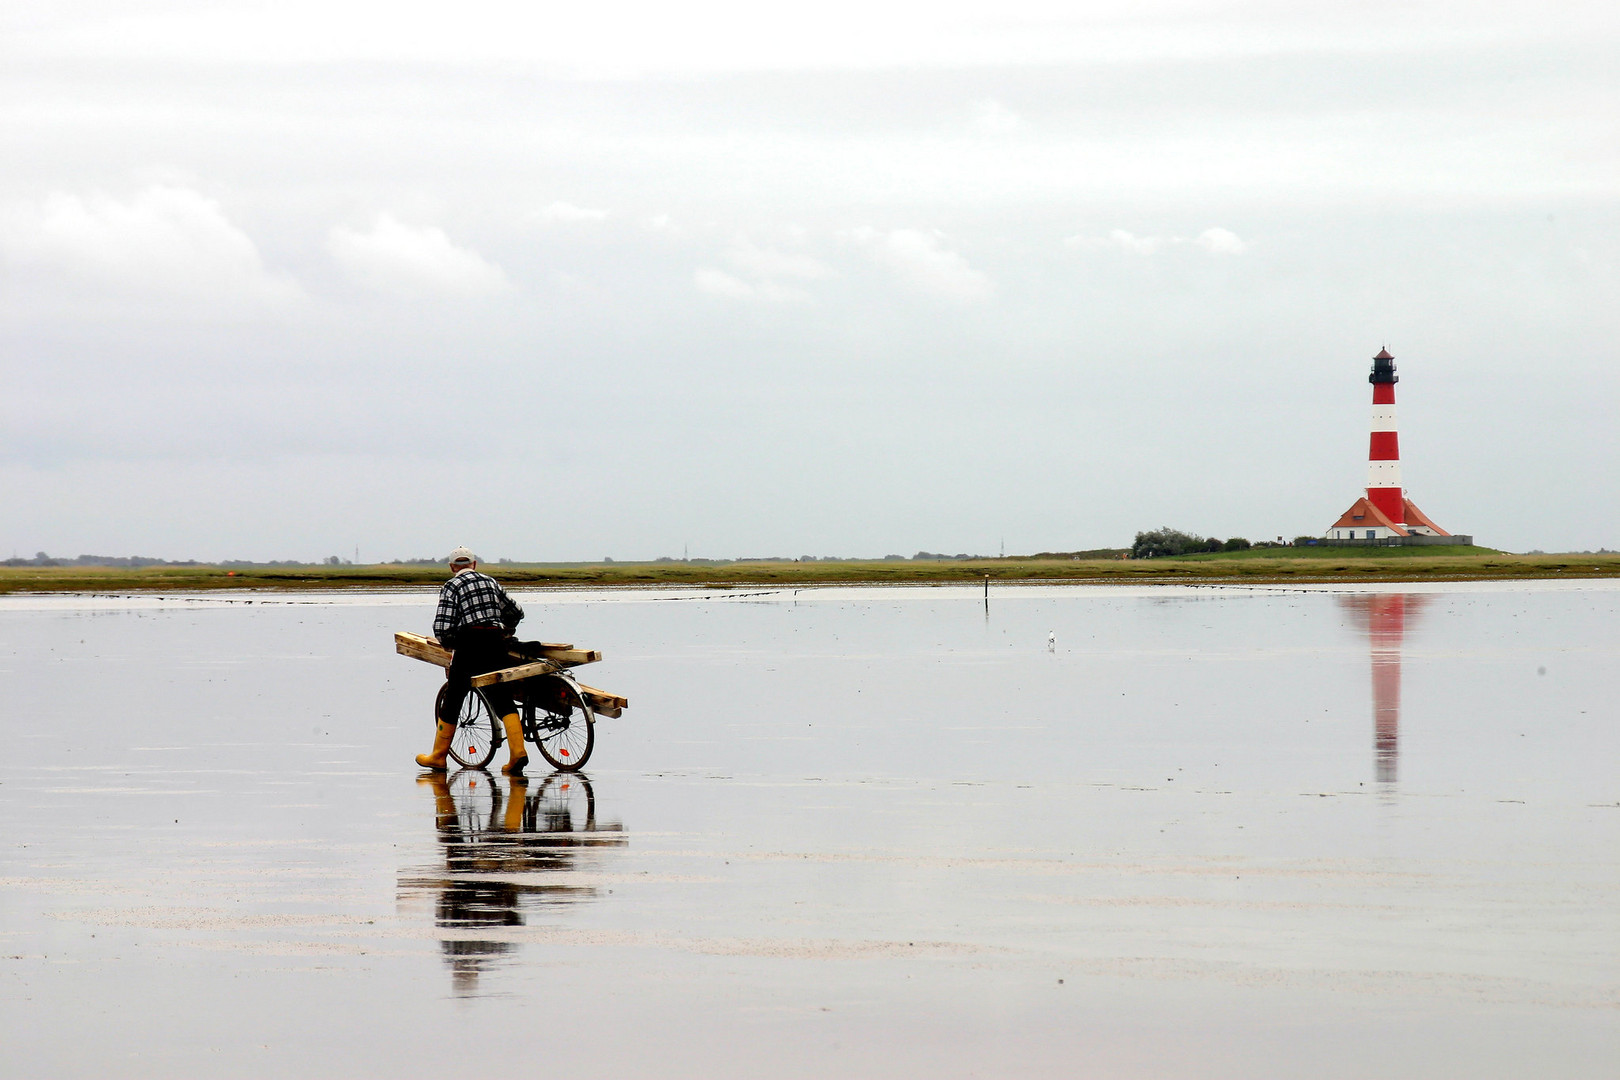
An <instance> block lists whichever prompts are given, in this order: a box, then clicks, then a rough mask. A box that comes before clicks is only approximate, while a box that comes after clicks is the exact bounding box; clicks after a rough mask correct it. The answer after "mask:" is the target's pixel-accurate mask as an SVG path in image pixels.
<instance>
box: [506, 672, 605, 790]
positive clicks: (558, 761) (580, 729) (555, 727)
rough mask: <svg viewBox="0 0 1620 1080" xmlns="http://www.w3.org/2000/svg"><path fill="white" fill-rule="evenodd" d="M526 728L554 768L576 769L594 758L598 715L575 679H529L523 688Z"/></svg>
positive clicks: (524, 725) (542, 754)
mask: <svg viewBox="0 0 1620 1080" xmlns="http://www.w3.org/2000/svg"><path fill="white" fill-rule="evenodd" d="M522 709H523V730H524V732H525V734H527V735H528V737H529V741H530V742H532V743H534V745H536V746H538V747H539V748H540V756H541V757H543V758H545V759H546V760H547V761H549V762H551V765H552V767H553V768H557V769H561V770H563V771H564V772H574V771H575V770H576V769H580V768H582V767H583V766H584V765H585V762H586V761H588V760H590V756H591V748H592V747H593V746H595V744H596V714H595V713H593V712H591V706H590V703H589V702H587V701H586V700H585V699H584V697H582V696H581V695H580V692H579V687H577V686H575V685H574V681H573V680H572V679H564V678H559V677H558V676H555V675H547V676H542V677H540V678H537V679H528V680H526V681H525V683H524V690H523V706H522Z"/></svg>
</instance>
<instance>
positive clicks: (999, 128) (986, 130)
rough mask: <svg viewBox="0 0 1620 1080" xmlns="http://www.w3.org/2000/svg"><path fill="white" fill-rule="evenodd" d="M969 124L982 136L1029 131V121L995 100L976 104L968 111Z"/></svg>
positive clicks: (989, 99)
mask: <svg viewBox="0 0 1620 1080" xmlns="http://www.w3.org/2000/svg"><path fill="white" fill-rule="evenodd" d="M968 123H969V124H971V125H972V127H973V130H974V131H976V132H978V133H979V134H981V135H1018V134H1021V133H1023V132H1026V131H1028V130H1029V121H1027V120H1025V119H1024V118H1023V117H1022V116H1019V115H1018V114H1017V113H1015V112H1013V111H1012V110H1011V109H1009V108H1007V107H1006V106H1005V105H1003V104H1002V103H1001V102H999V101H996V100H994V99H993V98H986V99H985V100H983V101H976V102H974V103H973V107H972V108H971V109H969V110H968Z"/></svg>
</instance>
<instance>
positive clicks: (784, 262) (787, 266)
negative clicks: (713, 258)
mask: <svg viewBox="0 0 1620 1080" xmlns="http://www.w3.org/2000/svg"><path fill="white" fill-rule="evenodd" d="M725 258H726V261H727V262H729V263H731V265H732V266H734V267H736V268H738V269H739V270H744V271H747V272H748V273H750V274H753V275H754V276H755V277H761V278H795V279H797V280H800V281H821V280H824V279H826V278H830V277H836V276H837V275H836V273H835V272H834V271H833V268H832V267H830V266H828V265H827V264H826V263H824V262H822V261H821V260H819V259H814V258H811V257H810V256H809V255H799V254H794V253H792V252H785V251H777V250H775V249H773V248H762V247H756V246H755V245H754V244H752V243H751V242H749V241H747V240H739V241H737V243H735V244H733V245H732V246H731V247H730V248H728V249H727V250H726V253H725Z"/></svg>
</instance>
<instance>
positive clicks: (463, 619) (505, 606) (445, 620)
mask: <svg viewBox="0 0 1620 1080" xmlns="http://www.w3.org/2000/svg"><path fill="white" fill-rule="evenodd" d="M522 618H523V609H522V608H520V607H518V605H517V602H516V601H515V600H513V599H512V598H511V597H510V596H507V595H506V590H505V589H503V588H501V585H500V582H498V581H496V580H495V579H494V578H492V577H490V576H489V575H488V574H480V573H479V572H478V571H476V570H463V571H462V572H461V573H459V574H457V575H456V576H455V577H453V578H451V579H450V580H449V581H446V582H445V583H444V585H443V586H442V587H441V588H440V589H439V610H438V612H437V613H436V614H435V615H434V616H433V636H434V637H436V638H438V639H439V642H440V643H441V644H443V645H445V646H446V647H448V648H455V640H456V635H457V634H459V633H460V632H461V631H463V630H466V629H469V628H471V627H475V626H485V627H491V628H494V629H501V628H505V629H507V630H510V629H512V628H513V627H515V626H517V624H518V623H519V622H520V621H521V620H522Z"/></svg>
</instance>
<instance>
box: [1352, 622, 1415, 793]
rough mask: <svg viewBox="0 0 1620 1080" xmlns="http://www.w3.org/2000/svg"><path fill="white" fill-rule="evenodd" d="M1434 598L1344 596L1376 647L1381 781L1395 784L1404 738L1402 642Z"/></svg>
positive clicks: (1376, 746)
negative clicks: (1408, 629) (1402, 739)
mask: <svg viewBox="0 0 1620 1080" xmlns="http://www.w3.org/2000/svg"><path fill="white" fill-rule="evenodd" d="M1433 599H1434V597H1433V596H1431V595H1429V594H1427V593H1374V594H1371V595H1357V596H1340V597H1339V598H1338V600H1339V606H1340V607H1341V608H1343V609H1345V610H1346V611H1348V612H1350V614H1351V615H1352V617H1354V619H1355V621H1356V623H1357V624H1358V625H1359V626H1360V627H1361V630H1362V632H1363V633H1365V634H1366V635H1367V640H1368V642H1369V643H1370V644H1371V646H1372V702H1373V752H1374V755H1375V762H1376V770H1377V771H1376V775H1377V777H1378V782H1379V783H1382V784H1393V783H1394V782H1395V780H1396V777H1397V774H1398V765H1399V761H1400V741H1401V643H1402V641H1403V639H1404V638H1405V636H1406V629H1407V625H1408V623H1409V622H1412V623H1415V622H1416V620H1417V617H1418V616H1419V615H1421V614H1422V612H1423V609H1424V608H1425V607H1426V606H1428V604H1429V602H1430V601H1431V600H1433Z"/></svg>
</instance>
